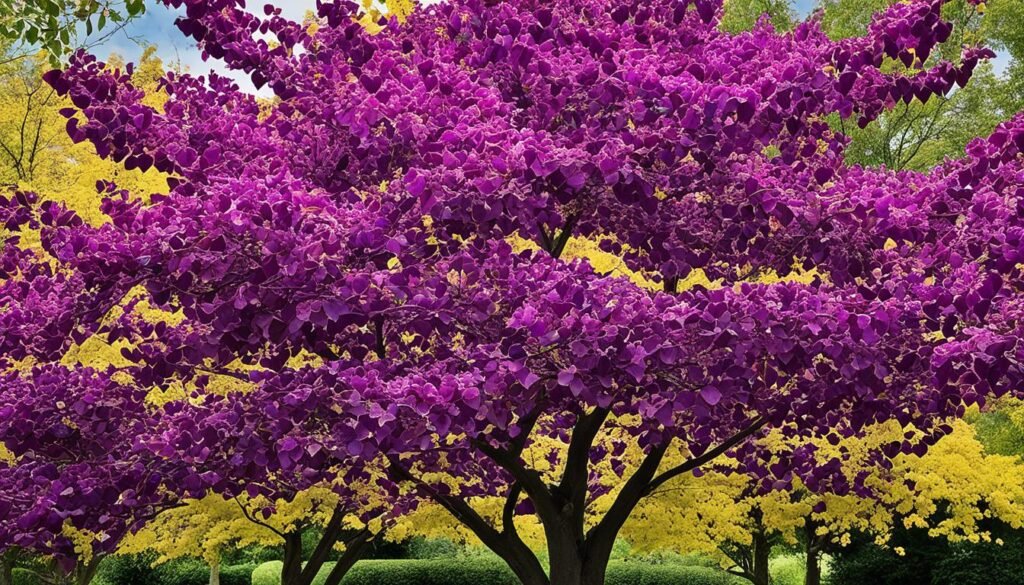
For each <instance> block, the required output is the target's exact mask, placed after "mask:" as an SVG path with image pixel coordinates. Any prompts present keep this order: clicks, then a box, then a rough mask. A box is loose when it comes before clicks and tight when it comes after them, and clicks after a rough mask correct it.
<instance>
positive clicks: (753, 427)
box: [645, 417, 768, 495]
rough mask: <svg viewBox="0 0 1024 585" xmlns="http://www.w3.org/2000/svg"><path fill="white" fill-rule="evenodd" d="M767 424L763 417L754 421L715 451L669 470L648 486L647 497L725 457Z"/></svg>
mask: <svg viewBox="0 0 1024 585" xmlns="http://www.w3.org/2000/svg"><path fill="white" fill-rule="evenodd" d="M766 424H768V420H767V419H765V418H763V417H758V418H756V419H754V422H752V423H750V425H748V426H747V427H746V428H745V429H743V430H742V431H740V432H738V433H736V434H735V435H733V436H732V437H730V438H729V439H727V440H726V441H724V442H722V443H721V444H720V445H718V446H717V447H715V448H713V449H709V450H708V451H705V452H704V453H703V454H702V455H700V456H698V457H694V458H692V459H690V460H688V461H686V462H685V463H682V464H680V465H677V466H676V467H673V468H672V469H669V470H667V471H665V472H663V473H662V474H661V475H659V476H657V477H655V478H654V479H653V480H651V483H650V485H649V486H648V488H647V491H646V493H645V495H646V494H649V493H651V492H653V491H654V490H656V489H658V487H660V486H661V485H662V484H664V483H665V482H667V481H669V480H671V479H673V478H675V477H678V476H680V475H682V474H684V473H689V472H691V471H693V470H694V469H697V468H698V467H700V466H701V465H705V464H707V463H710V462H711V461H713V460H715V459H717V458H718V457H719V456H721V455H723V454H724V453H725V452H726V451H728V450H729V449H732V448H733V447H735V446H737V445H739V444H740V443H742V442H743V441H745V440H746V439H747V438H748V437H750V436H751V435H753V434H754V433H756V432H758V431H760V430H761V429H762V428H763V427H764V425H766Z"/></svg>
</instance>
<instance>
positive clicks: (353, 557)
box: [324, 528, 373, 585]
mask: <svg viewBox="0 0 1024 585" xmlns="http://www.w3.org/2000/svg"><path fill="white" fill-rule="evenodd" d="M371 542H373V533H372V532H370V531H369V530H367V529H365V528H364V529H363V530H362V531H360V532H359V534H357V535H356V536H355V537H353V538H352V539H351V540H348V541H347V542H345V552H344V554H342V555H341V558H340V559H338V562H336V563H335V564H334V568H333V569H331V572H330V573H329V574H328V575H327V579H326V580H324V585H340V583H341V580H342V579H343V578H344V577H345V575H346V574H347V573H348V572H349V569H351V568H352V566H353V565H355V564H356V561H358V560H359V559H360V558H362V556H363V553H364V552H365V551H366V549H367V548H368V547H369V545H370V543H371Z"/></svg>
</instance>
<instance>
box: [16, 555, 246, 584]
mask: <svg viewBox="0 0 1024 585" xmlns="http://www.w3.org/2000/svg"><path fill="white" fill-rule="evenodd" d="M151 563H152V558H148V557H145V556H123V557H121V556H116V557H111V558H109V559H106V560H105V561H104V563H103V565H102V567H101V569H100V574H99V575H97V576H96V578H95V579H94V580H93V584H94V585H208V584H209V582H210V568H209V567H207V566H206V564H205V563H202V562H200V561H195V560H179V561H173V562H170V563H167V564H164V565H160V566H157V567H153V566H152V565H151ZM255 569H256V565H237V566H230V567H222V568H221V571H220V583H221V585H250V584H251V583H252V573H253V571H254V570H255ZM12 577H13V579H12V580H13V584H12V585H40V580H39V577H38V576H37V575H36V574H35V573H33V572H32V571H28V570H26V569H14V572H13V574H12Z"/></svg>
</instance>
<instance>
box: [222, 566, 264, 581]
mask: <svg viewBox="0 0 1024 585" xmlns="http://www.w3.org/2000/svg"><path fill="white" fill-rule="evenodd" d="M256 566H257V565H235V566H233V567H221V569H220V585H252V572H253V571H255V570H256Z"/></svg>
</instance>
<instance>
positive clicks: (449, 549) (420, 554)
mask: <svg viewBox="0 0 1024 585" xmlns="http://www.w3.org/2000/svg"><path fill="white" fill-rule="evenodd" d="M407 548H408V551H409V558H411V559H451V558H455V557H456V556H458V554H459V552H460V550H461V548H460V547H459V545H457V544H455V543H454V542H452V541H450V540H448V539H447V538H423V537H422V536H417V537H415V538H412V539H411V540H409V542H408V544H407Z"/></svg>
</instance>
